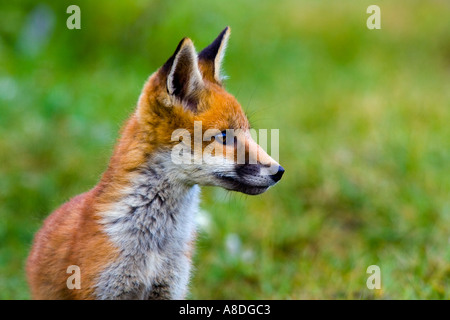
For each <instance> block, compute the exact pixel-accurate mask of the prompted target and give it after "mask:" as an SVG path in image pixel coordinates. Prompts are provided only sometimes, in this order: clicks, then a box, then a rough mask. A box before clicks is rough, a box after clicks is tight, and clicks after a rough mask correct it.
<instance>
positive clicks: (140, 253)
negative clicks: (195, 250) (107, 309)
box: [96, 161, 199, 299]
mask: <svg viewBox="0 0 450 320" xmlns="http://www.w3.org/2000/svg"><path fill="white" fill-rule="evenodd" d="M153 162H154V163H151V164H149V165H148V166H146V167H145V168H143V169H142V170H140V172H139V173H138V174H137V175H136V176H135V177H134V178H133V180H132V185H131V187H129V188H128V189H127V190H125V192H124V195H123V197H122V198H121V200H120V201H119V202H117V203H116V204H114V207H113V209H111V210H109V211H107V212H104V214H103V223H104V226H105V230H106V232H107V234H108V235H109V237H110V239H111V240H112V242H113V243H114V244H115V245H116V246H117V247H118V248H119V250H120V256H119V258H118V259H117V260H116V261H114V262H113V263H111V264H110V265H109V266H107V267H106V268H105V270H104V271H103V272H102V273H101V276H100V278H99V279H98V281H97V286H96V294H97V297H98V298H100V299H182V298H184V297H185V294H186V291H187V286H188V282H189V273H190V264H191V262H190V258H189V257H188V252H189V251H190V250H191V248H190V245H191V244H192V242H193V241H194V236H195V235H194V234H195V212H196V211H197V208H198V202H199V187H198V186H197V185H195V186H186V185H183V184H180V183H177V182H176V181H174V179H171V178H170V174H169V173H168V172H167V169H166V168H165V167H164V165H163V164H162V163H161V162H159V163H156V161H153Z"/></svg>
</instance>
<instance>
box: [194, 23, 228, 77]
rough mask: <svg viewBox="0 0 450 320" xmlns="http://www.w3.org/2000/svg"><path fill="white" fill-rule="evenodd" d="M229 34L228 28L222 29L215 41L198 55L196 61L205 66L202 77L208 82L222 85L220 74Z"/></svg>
mask: <svg viewBox="0 0 450 320" xmlns="http://www.w3.org/2000/svg"><path fill="white" fill-rule="evenodd" d="M230 32H231V29H230V27H226V28H225V29H223V30H222V32H221V33H220V34H219V36H218V37H217V38H216V40H214V41H213V42H212V43H211V44H210V45H209V46H207V47H206V48H205V49H203V50H202V52H200V54H199V55H198V59H199V60H200V62H201V63H202V64H203V65H204V66H205V69H204V70H203V75H204V77H208V78H209V79H210V80H213V81H215V82H217V83H219V84H221V83H222V79H223V77H221V74H220V73H221V67H222V61H223V57H224V56H225V49H226V47H227V44H228V38H229V37H230Z"/></svg>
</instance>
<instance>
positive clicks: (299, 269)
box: [0, 0, 450, 299]
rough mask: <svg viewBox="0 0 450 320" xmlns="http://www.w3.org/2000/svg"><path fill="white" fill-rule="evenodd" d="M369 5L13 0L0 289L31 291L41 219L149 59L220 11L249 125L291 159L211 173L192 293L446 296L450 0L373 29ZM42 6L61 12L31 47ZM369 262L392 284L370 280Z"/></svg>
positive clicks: (6, 73) (207, 29) (99, 166)
mask: <svg viewBox="0 0 450 320" xmlns="http://www.w3.org/2000/svg"><path fill="white" fill-rule="evenodd" d="M69 4H78V5H79V6H80V8H81V15H82V29H81V30H68V29H67V28H66V25H65V24H66V21H65V20H66V18H67V17H68V15H67V14H66V13H65V12H66V8H67V6H68V5H69ZM371 4H373V3H372V2H370V1H358V2H357V3H356V2H354V1H348V0H345V1H333V2H331V1H305V2H300V1H273V2H268V1H245V2H241V1H239V2H238V1H226V2H225V1H217V2H211V1H206V0H205V1H187V2H178V1H161V2H151V3H150V4H147V2H145V1H136V3H135V5H130V4H129V3H126V2H123V3H120V4H119V3H117V2H109V1H96V2H92V1H71V2H67V1H58V2H57V3H56V2H55V3H52V2H48V4H47V5H41V6H40V7H38V6H37V4H36V3H35V1H14V2H11V3H7V2H3V3H2V4H1V5H0V20H1V21H2V24H1V25H0V36H1V38H0V218H1V222H0V299H28V298H29V292H28V288H27V285H26V281H25V276H24V263H25V259H26V257H27V254H28V252H29V249H30V245H31V241H32V239H33V235H34V233H35V232H36V231H37V229H38V228H39V227H40V226H41V223H42V221H43V219H44V218H45V217H46V216H47V215H48V214H49V213H50V212H51V211H52V210H54V209H55V208H56V207H58V206H59V205H60V204H62V203H63V202H64V201H66V200H68V199H69V198H70V197H72V196H74V195H76V194H78V193H81V192H83V191H86V190H88V189H89V188H91V187H92V186H93V185H95V184H96V182H97V181H98V179H99V177H100V175H101V173H102V172H103V170H104V169H105V168H106V165H107V162H108V159H109V157H110V155H111V151H112V147H113V145H114V142H115V139H116V138H117V136H118V130H119V128H120V126H121V124H122V123H123V121H124V120H125V119H126V117H127V115H128V114H129V113H131V112H132V110H133V107H134V105H135V103H136V101H137V98H138V96H139V93H140V89H141V87H142V85H143V83H144V81H145V79H146V78H147V77H148V75H149V74H151V73H152V72H153V71H154V70H156V68H158V67H159V66H160V65H161V64H162V63H164V62H165V60H166V59H167V58H168V57H169V56H170V55H171V54H172V52H173V51H174V49H175V47H176V45H177V43H178V41H179V40H180V39H181V38H182V37H184V36H189V37H191V38H192V39H193V40H194V43H195V45H196V46H197V49H201V48H202V47H204V46H206V45H207V44H209V42H210V41H212V40H213V39H214V37H215V36H216V35H217V34H218V33H219V32H220V31H221V30H222V28H223V27H224V26H226V25H230V26H231V28H232V36H231V39H230V43H229V47H228V51H227V56H226V58H225V70H226V73H227V74H228V75H229V76H230V79H229V80H228V81H227V84H226V85H227V89H228V91H229V92H231V93H233V94H234V95H235V96H236V97H237V98H238V100H239V101H240V102H241V104H242V105H243V107H244V109H245V110H246V111H247V112H248V113H249V114H250V115H251V117H250V120H251V122H252V124H253V126H254V127H256V128H267V129H272V128H273V129H280V163H281V164H282V165H283V166H284V167H285V169H286V173H285V176H284V177H283V179H282V181H281V182H280V183H279V185H277V186H276V187H274V188H273V189H271V190H269V191H268V192H267V193H265V194H263V195H261V196H257V197H249V196H243V195H240V194H232V193H225V192H224V191H222V190H219V189H216V188H205V189H204V191H203V196H202V198H203V201H202V209H203V210H204V211H206V212H207V214H208V217H209V219H210V225H209V228H208V229H207V230H205V231H202V232H201V233H200V235H199V240H198V245H197V251H196V254H195V270H194V273H193V279H192V282H191V293H190V296H189V298H191V299H222V298H223V299H449V298H450V249H449V248H450V245H449V244H450V196H449V194H450V179H449V177H450V166H449V163H450V126H449V123H450V88H449V84H450V33H449V30H450V20H449V19H448V15H449V13H450V6H449V5H448V4H447V3H446V2H445V1H427V2H424V1H399V2H396V3H392V2H391V1H378V2H377V4H378V5H379V6H380V7H381V19H382V20H381V21H382V22H381V25H382V29H381V30H372V31H370V30H368V29H367V28H366V19H367V17H368V14H366V8H367V7H368V6H369V5H371ZM36 8H41V9H40V10H41V12H44V15H45V13H47V14H48V15H50V17H53V21H54V23H53V28H51V30H52V32H51V34H50V35H49V36H48V37H47V38H44V39H47V42H45V41H44V42H42V44H41V47H40V49H39V50H36V51H33V50H32V49H33V48H35V46H34V47H33V46H31V45H30V43H31V42H30V40H27V39H29V38H27V34H29V32H28V33H27V31H26V25H27V21H29V19H30V13H31V12H32V11H33V10H36ZM31 39H32V40H33V39H36V37H32V38H31ZM38 44H39V41H38ZM233 239H234V241H235V242H236V239H238V240H239V241H237V242H238V243H240V246H238V249H239V250H237V251H236V252H235V251H233V250H230V248H229V245H227V241H228V242H230V241H232V240H233ZM374 264H375V265H378V266H379V267H380V268H381V282H382V289H381V290H369V289H367V287H366V280H367V277H368V276H369V275H368V274H366V269H367V267H368V266H370V265H374Z"/></svg>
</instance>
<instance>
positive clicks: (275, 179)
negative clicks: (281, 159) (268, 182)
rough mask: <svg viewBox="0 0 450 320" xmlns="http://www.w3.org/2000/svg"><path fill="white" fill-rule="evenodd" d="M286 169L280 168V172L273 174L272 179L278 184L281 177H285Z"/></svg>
mask: <svg viewBox="0 0 450 320" xmlns="http://www.w3.org/2000/svg"><path fill="white" fill-rule="evenodd" d="M283 173H284V168H283V167H282V166H279V167H278V172H277V173H275V174H272V175H271V176H270V177H271V178H272V179H273V181H275V182H278V181H280V179H281V177H282V176H283Z"/></svg>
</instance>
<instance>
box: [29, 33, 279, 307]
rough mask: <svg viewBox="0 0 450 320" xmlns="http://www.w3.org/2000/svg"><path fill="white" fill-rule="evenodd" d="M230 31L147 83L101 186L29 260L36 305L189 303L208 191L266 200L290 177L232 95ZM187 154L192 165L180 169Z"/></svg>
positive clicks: (38, 240) (55, 222) (47, 230)
mask: <svg viewBox="0 0 450 320" xmlns="http://www.w3.org/2000/svg"><path fill="white" fill-rule="evenodd" d="M230 30H231V29H230V27H226V28H225V29H224V30H223V31H222V32H221V33H220V34H219V36H218V37H217V38H216V39H215V40H214V41H213V42H212V43H211V44H210V45H208V46H207V47H206V48H204V49H203V50H202V51H201V52H200V53H197V52H196V49H195V47H194V44H193V42H192V40H191V39H190V38H183V39H182V40H181V41H180V42H179V44H178V46H177V48H176V50H175V52H174V53H173V55H172V56H171V57H170V58H169V59H168V60H167V61H166V62H165V63H164V64H163V65H162V66H161V67H160V68H159V69H158V70H156V71H155V72H154V73H153V74H151V75H150V77H149V78H148V79H147V81H146V82H145V84H144V86H143V89H142V91H141V94H140V96H139V98H138V101H137V105H136V107H135V110H134V111H133V113H132V114H131V116H130V117H129V118H128V119H127V121H126V122H125V124H124V125H123V127H122V129H121V131H120V136H119V138H118V139H117V142H116V145H115V147H114V149H113V153H112V156H111V159H110V161H109V164H108V166H107V169H106V170H105V171H104V173H103V174H102V175H101V177H100V179H99V182H98V183H97V185H96V186H94V187H93V188H92V189H91V190H89V191H87V192H85V193H82V194H80V195H78V196H75V197H73V198H72V199H70V200H69V201H68V202H66V203H65V204H63V205H62V206H61V207H59V208H58V209H56V210H55V211H54V212H53V213H52V214H51V215H49V216H48V217H47V218H46V219H45V221H44V223H43V226H42V227H41V229H40V230H39V231H38V232H37V233H36V235H35V237H34V240H33V244H32V246H31V251H30V254H29V256H28V259H27V262H26V274H27V280H28V284H29V287H30V292H31V297H32V299H36V300H129V299H130V300H131V299H132V300H169V299H174V300H181V299H186V296H187V294H188V289H189V281H190V277H191V268H192V255H193V252H194V247H195V241H196V236H197V232H198V231H197V226H196V223H195V221H196V213H197V212H198V208H199V202H200V200H199V199H200V187H201V186H218V187H222V188H224V189H226V190H230V191H237V192H241V193H244V194H248V195H258V194H261V193H263V192H265V191H266V190H268V189H269V188H270V187H272V186H274V185H275V184H276V183H277V182H278V181H279V180H280V179H281V177H282V176H283V173H284V168H283V167H281V166H280V165H279V163H278V162H277V161H275V160H274V159H273V158H272V157H270V156H269V155H268V154H267V153H266V152H265V151H264V150H263V148H262V147H261V146H259V145H258V144H257V143H256V141H255V140H254V139H253V138H252V136H251V134H250V124H249V121H248V119H247V117H246V115H245V112H244V111H243V109H242V107H241V105H240V104H239V103H238V101H237V100H236V98H235V97H234V96H233V95H231V94H230V93H228V92H227V91H226V90H225V88H224V76H223V72H222V63H223V59H224V54H225V50H226V47H227V43H228V39H229V36H230ZM198 123H201V134H202V139H201V141H200V142H199V143H198V141H197V140H198V139H196V138H195V128H196V126H195V124H198ZM179 129H182V130H184V131H183V132H184V133H183V134H182V135H181V136H179V137H178V139H174V136H177V134H174V132H175V133H176V132H178V131H177V130H179ZM231 130H235V131H233V132H236V133H235V134H229V131H231ZM208 132H209V135H208ZM188 134H190V135H194V138H195V139H189V136H188ZM196 141H197V145H196V146H195V144H196ZM180 145H182V147H183V148H181V149H179V150H177V151H176V152H174V151H173V150H175V147H176V146H178V147H179V146H180ZM211 146H212V147H214V148H213V151H212V152H205V151H206V150H207V149H208V147H209V148H210V149H211ZM239 146H240V147H239ZM237 149H240V150H241V151H239V150H237ZM180 150H181V151H182V152H183V153H184V154H186V155H188V156H189V157H187V158H186V157H184V158H183V157H182V159H191V161H175V160H177V159H178V158H177V156H179V151H180ZM238 151H239V152H240V153H241V154H243V156H242V157H238V155H237V153H238ZM206 158H207V159H208V160H209V161H208V164H206V163H205V162H206V161H205V159H206ZM239 158H242V159H241V160H242V161H238V160H239ZM178 160H179V159H178ZM69 266H76V267H78V268H79V271H80V283H79V286H78V287H75V288H73V287H71V286H69V285H68V277H69V276H70V273H69V272H68V267H69Z"/></svg>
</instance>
